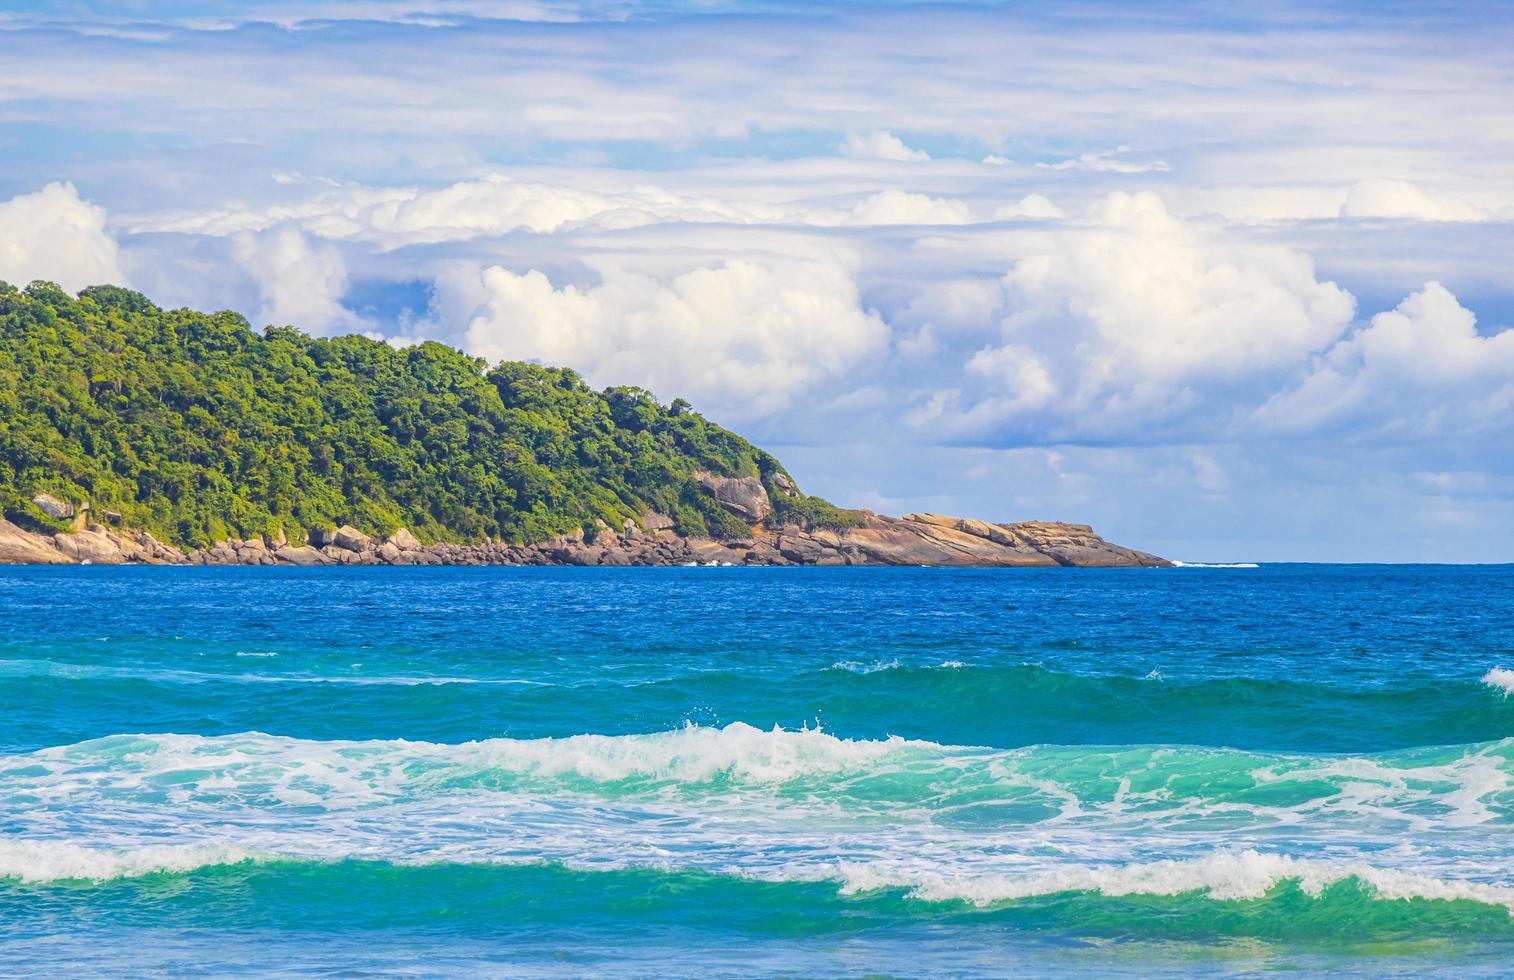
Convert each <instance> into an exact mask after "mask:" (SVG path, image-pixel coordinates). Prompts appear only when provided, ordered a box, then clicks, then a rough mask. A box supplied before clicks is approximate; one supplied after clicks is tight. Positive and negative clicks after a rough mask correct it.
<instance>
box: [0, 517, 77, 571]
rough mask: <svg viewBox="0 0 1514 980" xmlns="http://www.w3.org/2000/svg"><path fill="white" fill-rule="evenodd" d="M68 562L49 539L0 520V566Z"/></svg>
mask: <svg viewBox="0 0 1514 980" xmlns="http://www.w3.org/2000/svg"><path fill="white" fill-rule="evenodd" d="M68 561H69V559H68V557H67V556H65V555H63V554H62V553H60V552H59V551H58V549H57V548H55V547H54V546H53V542H52V539H51V538H47V537H44V536H43V535H40V534H33V533H32V532H31V531H23V530H22V529H21V528H19V527H17V526H16V525H14V524H12V523H11V522H10V521H7V520H4V519H0V565H66V564H68Z"/></svg>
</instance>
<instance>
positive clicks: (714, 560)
mask: <svg viewBox="0 0 1514 980" xmlns="http://www.w3.org/2000/svg"><path fill="white" fill-rule="evenodd" d="M689 551H690V553H691V555H690V557H692V558H693V560H694V561H697V562H702V563H703V564H706V565H716V564H719V565H740V564H743V563H744V562H745V561H746V554H745V553H744V552H740V551H732V550H731V549H730V548H727V547H726V546H725V545H722V544H717V543H716V542H714V541H690V542H689Z"/></svg>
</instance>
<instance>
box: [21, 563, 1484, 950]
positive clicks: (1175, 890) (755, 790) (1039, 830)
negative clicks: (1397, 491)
mask: <svg viewBox="0 0 1514 980" xmlns="http://www.w3.org/2000/svg"><path fill="white" fill-rule="evenodd" d="M1511 693H1514V567H1511V566H1495V567H1455V566H1365V565H1361V566H1346V565H1334V566H1332V565H1263V566H1261V567H1183V568H1169V569H1120V570H1098V569H1005V570H952V569H937V568H661V569H659V568H614V569H597V568H584V569H578V568H574V569H553V568H342V569H326V568H317V569H298V568H271V569H268V568H239V567H232V568H193V567H190V568H170V567H156V568H143V567H135V568H105V567H88V568H77V567H75V568H5V569H0V974H3V975H7V976H8V975H31V974H38V973H48V974H54V975H66V976H87V975H110V976H123V975H130V976H145V975H155V974H166V973H172V974H176V975H180V976H183V975H190V976H193V975H207V974H215V975H220V974H234V973H259V974H267V973H274V974H281V973H282V974H290V975H301V976H321V975H340V976H364V975H392V976H400V975H416V974H425V975H438V974H449V973H452V974H488V975H526V976H535V975H554V976H555V975H586V974H592V975H621V974H625V975H641V976H647V975H659V976H665V975H696V974H697V975H702V976H704V975H746V974H778V975H790V976H817V975H820V976H833V975H834V976H851V975H879V974H882V975H905V976H914V975H943V974H949V975H1005V974H1014V975H1031V976H1040V975H1057V974H1069V973H1078V974H1085V973H1099V974H1106V975H1108V974H1116V975H1118V974H1132V975H1134V974H1154V973H1155V974H1180V975H1201V976H1207V975H1227V974H1237V973H1250V972H1256V971H1269V970H1291V971H1303V972H1314V971H1326V970H1329V971H1336V972H1341V973H1348V974H1349V973H1362V974H1373V975H1382V974H1399V975H1405V976H1411V975H1412V976H1420V975H1424V974H1427V973H1435V972H1444V973H1455V974H1457V975H1460V976H1476V975H1497V974H1502V973H1507V972H1508V971H1509V970H1510V969H1514V918H1511V911H1514V699H1510V698H1509V695H1510V694H1511Z"/></svg>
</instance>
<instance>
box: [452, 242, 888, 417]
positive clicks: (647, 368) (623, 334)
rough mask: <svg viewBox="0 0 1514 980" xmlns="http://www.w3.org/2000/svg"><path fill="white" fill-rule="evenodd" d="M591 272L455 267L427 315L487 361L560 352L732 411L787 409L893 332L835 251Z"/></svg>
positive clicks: (574, 363) (589, 370)
mask: <svg viewBox="0 0 1514 980" xmlns="http://www.w3.org/2000/svg"><path fill="white" fill-rule="evenodd" d="M596 271H598V272H599V274H600V282H599V284H598V285H595V286H592V287H589V288H583V289H580V288H578V287H576V286H572V285H566V286H563V287H561V288H558V287H557V286H554V285H553V283H552V282H551V281H550V280H549V279H548V278H547V277H546V276H545V275H543V274H542V273H541V272H539V271H536V270H531V271H529V272H526V273H524V274H519V273H515V272H511V271H510V270H508V269H505V268H502V267H500V266H491V267H489V268H485V269H478V268H459V269H455V270H452V271H451V272H449V273H447V274H445V275H443V276H442V277H440V278H439V279H438V280H437V282H436V287H435V299H434V302H433V315H434V317H435V318H436V321H437V323H438V324H439V325H441V326H442V328H443V329H446V330H451V331H453V332H455V333H457V334H458V335H459V336H460V337H461V338H462V342H463V345H464V346H465V347H466V348H467V349H468V350H469V351H470V352H472V353H474V354H476V355H479V356H482V357H485V358H488V359H490V360H497V359H505V358H508V359H522V360H539V361H542V362H544V363H547V364H555V365H565V366H569V367H573V368H575V369H577V370H579V371H580V372H582V373H583V374H584V375H585V376H586V377H587V378H589V379H590V381H591V382H593V383H595V384H600V385H608V384H639V385H642V386H645V387H647V388H650V389H652V390H653V391H656V392H657V393H658V394H659V395H661V396H662V397H664V398H671V397H673V396H675V395H676V396H682V397H686V398H688V399H690V400H691V401H693V402H694V403H695V404H696V405H698V406H699V407H700V408H701V409H702V410H705V411H709V412H718V413H719V415H718V417H720V418H722V419H732V420H743V419H744V420H750V419H755V418H760V417H763V416H766V415H769V414H771V413H774V412H776V411H779V410H781V409H784V408H786V407H787V406H789V404H790V403H791V401H792V400H793V398H794V397H795V396H796V395H797V394H798V393H800V392H802V391H805V390H807V389H810V388H813V387H815V386H816V385H818V384H819V383H821V382H822V381H825V380H828V379H832V378H835V377H837V376H839V375H841V374H843V373H844V372H846V371H847V370H848V369H850V368H852V367H854V366H855V365H856V364H857V362H858V361H860V360H862V359H864V358H866V357H869V356H870V355H873V354H875V353H877V352H880V351H882V350H883V349H884V348H886V346H887V344H888V328H887V327H886V326H885V324H884V323H883V321H882V320H881V319H880V318H879V317H878V315H877V314H876V313H870V312H864V311H863V310H862V309H861V308H860V307H859V297H858V293H857V286H856V284H855V283H854V282H853V281H852V279H851V277H850V275H849V274H848V273H847V272H846V271H845V270H844V269H843V268H842V267H841V266H839V265H837V264H834V263H822V262H796V261H787V262H785V261H771V262H758V261H752V260H746V259H735V260H730V261H726V262H723V263H721V264H719V265H716V266H710V267H704V268H697V269H692V270H689V271H687V272H684V273H682V274H680V275H677V276H674V277H672V278H671V279H669V280H666V281H664V280H661V279H659V278H656V277H653V276H650V275H645V274H641V273H638V272H632V271H628V270H627V269H625V268H622V267H619V266H616V265H613V264H608V263H604V264H601V265H600V266H599V267H598V268H597V270H596Z"/></svg>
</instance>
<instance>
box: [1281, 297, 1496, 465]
mask: <svg viewBox="0 0 1514 980" xmlns="http://www.w3.org/2000/svg"><path fill="white" fill-rule="evenodd" d="M1257 418H1258V421H1259V422H1260V423H1261V424H1262V425H1264V426H1266V427H1269V428H1272V429H1275V430H1282V431H1313V430H1316V429H1320V428H1325V427H1330V426H1338V425H1341V424H1343V423H1354V424H1356V425H1358V426H1366V427H1370V428H1373V429H1376V430H1378V431H1380V432H1384V433H1387V434H1391V435H1395V436H1399V437H1405V438H1419V437H1423V436H1427V435H1432V434H1437V433H1457V432H1461V433H1465V432H1480V431H1485V430H1488V429H1490V428H1492V429H1497V430H1499V431H1505V430H1507V428H1508V426H1509V423H1510V422H1511V421H1514V330H1503V331H1501V332H1499V333H1496V334H1493V335H1491V336H1483V335H1482V334H1480V333H1478V331H1477V320H1476V317H1474V316H1473V314H1472V312H1471V311H1470V310H1468V309H1466V308H1465V307H1463V306H1462V305H1461V304H1460V303H1459V302H1457V300H1456V297H1455V296H1453V295H1452V294H1451V292H1450V290H1448V289H1446V288H1445V287H1444V286H1442V285H1441V284H1440V283H1438V282H1431V283H1427V284H1426V285H1425V288H1424V289H1422V290H1420V291H1419V292H1417V293H1414V294H1412V295H1410V296H1409V297H1408V298H1406V299H1405V300H1404V301H1403V302H1402V303H1400V304H1399V305H1398V307H1397V308H1395V309H1393V310H1391V311H1389V312H1386V313H1379V314H1377V315H1376V316H1374V317H1373V318H1372V322H1371V324H1369V325H1368V326H1367V327H1365V328H1363V329H1361V330H1359V331H1357V332H1356V333H1354V334H1352V335H1351V336H1349V337H1347V338H1345V339H1343V340H1341V341H1340V342H1339V343H1337V344H1335V345H1334V346H1333V347H1331V348H1330V349H1329V351H1327V352H1326V353H1325V354H1324V355H1322V356H1321V357H1320V358H1319V359H1318V361H1317V363H1315V364H1314V366H1313V369H1312V370H1311V371H1310V373H1309V375H1308V377H1306V378H1305V379H1304V380H1303V381H1302V382H1301V383H1300V384H1298V385H1297V386H1296V387H1294V388H1292V389H1291V390H1288V391H1285V392H1283V393H1281V394H1279V395H1277V396H1275V397H1273V398H1272V399H1270V400H1269V401H1268V402H1267V404H1266V405H1264V406H1263V407H1262V408H1261V410H1260V411H1259V412H1258V413H1257Z"/></svg>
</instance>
